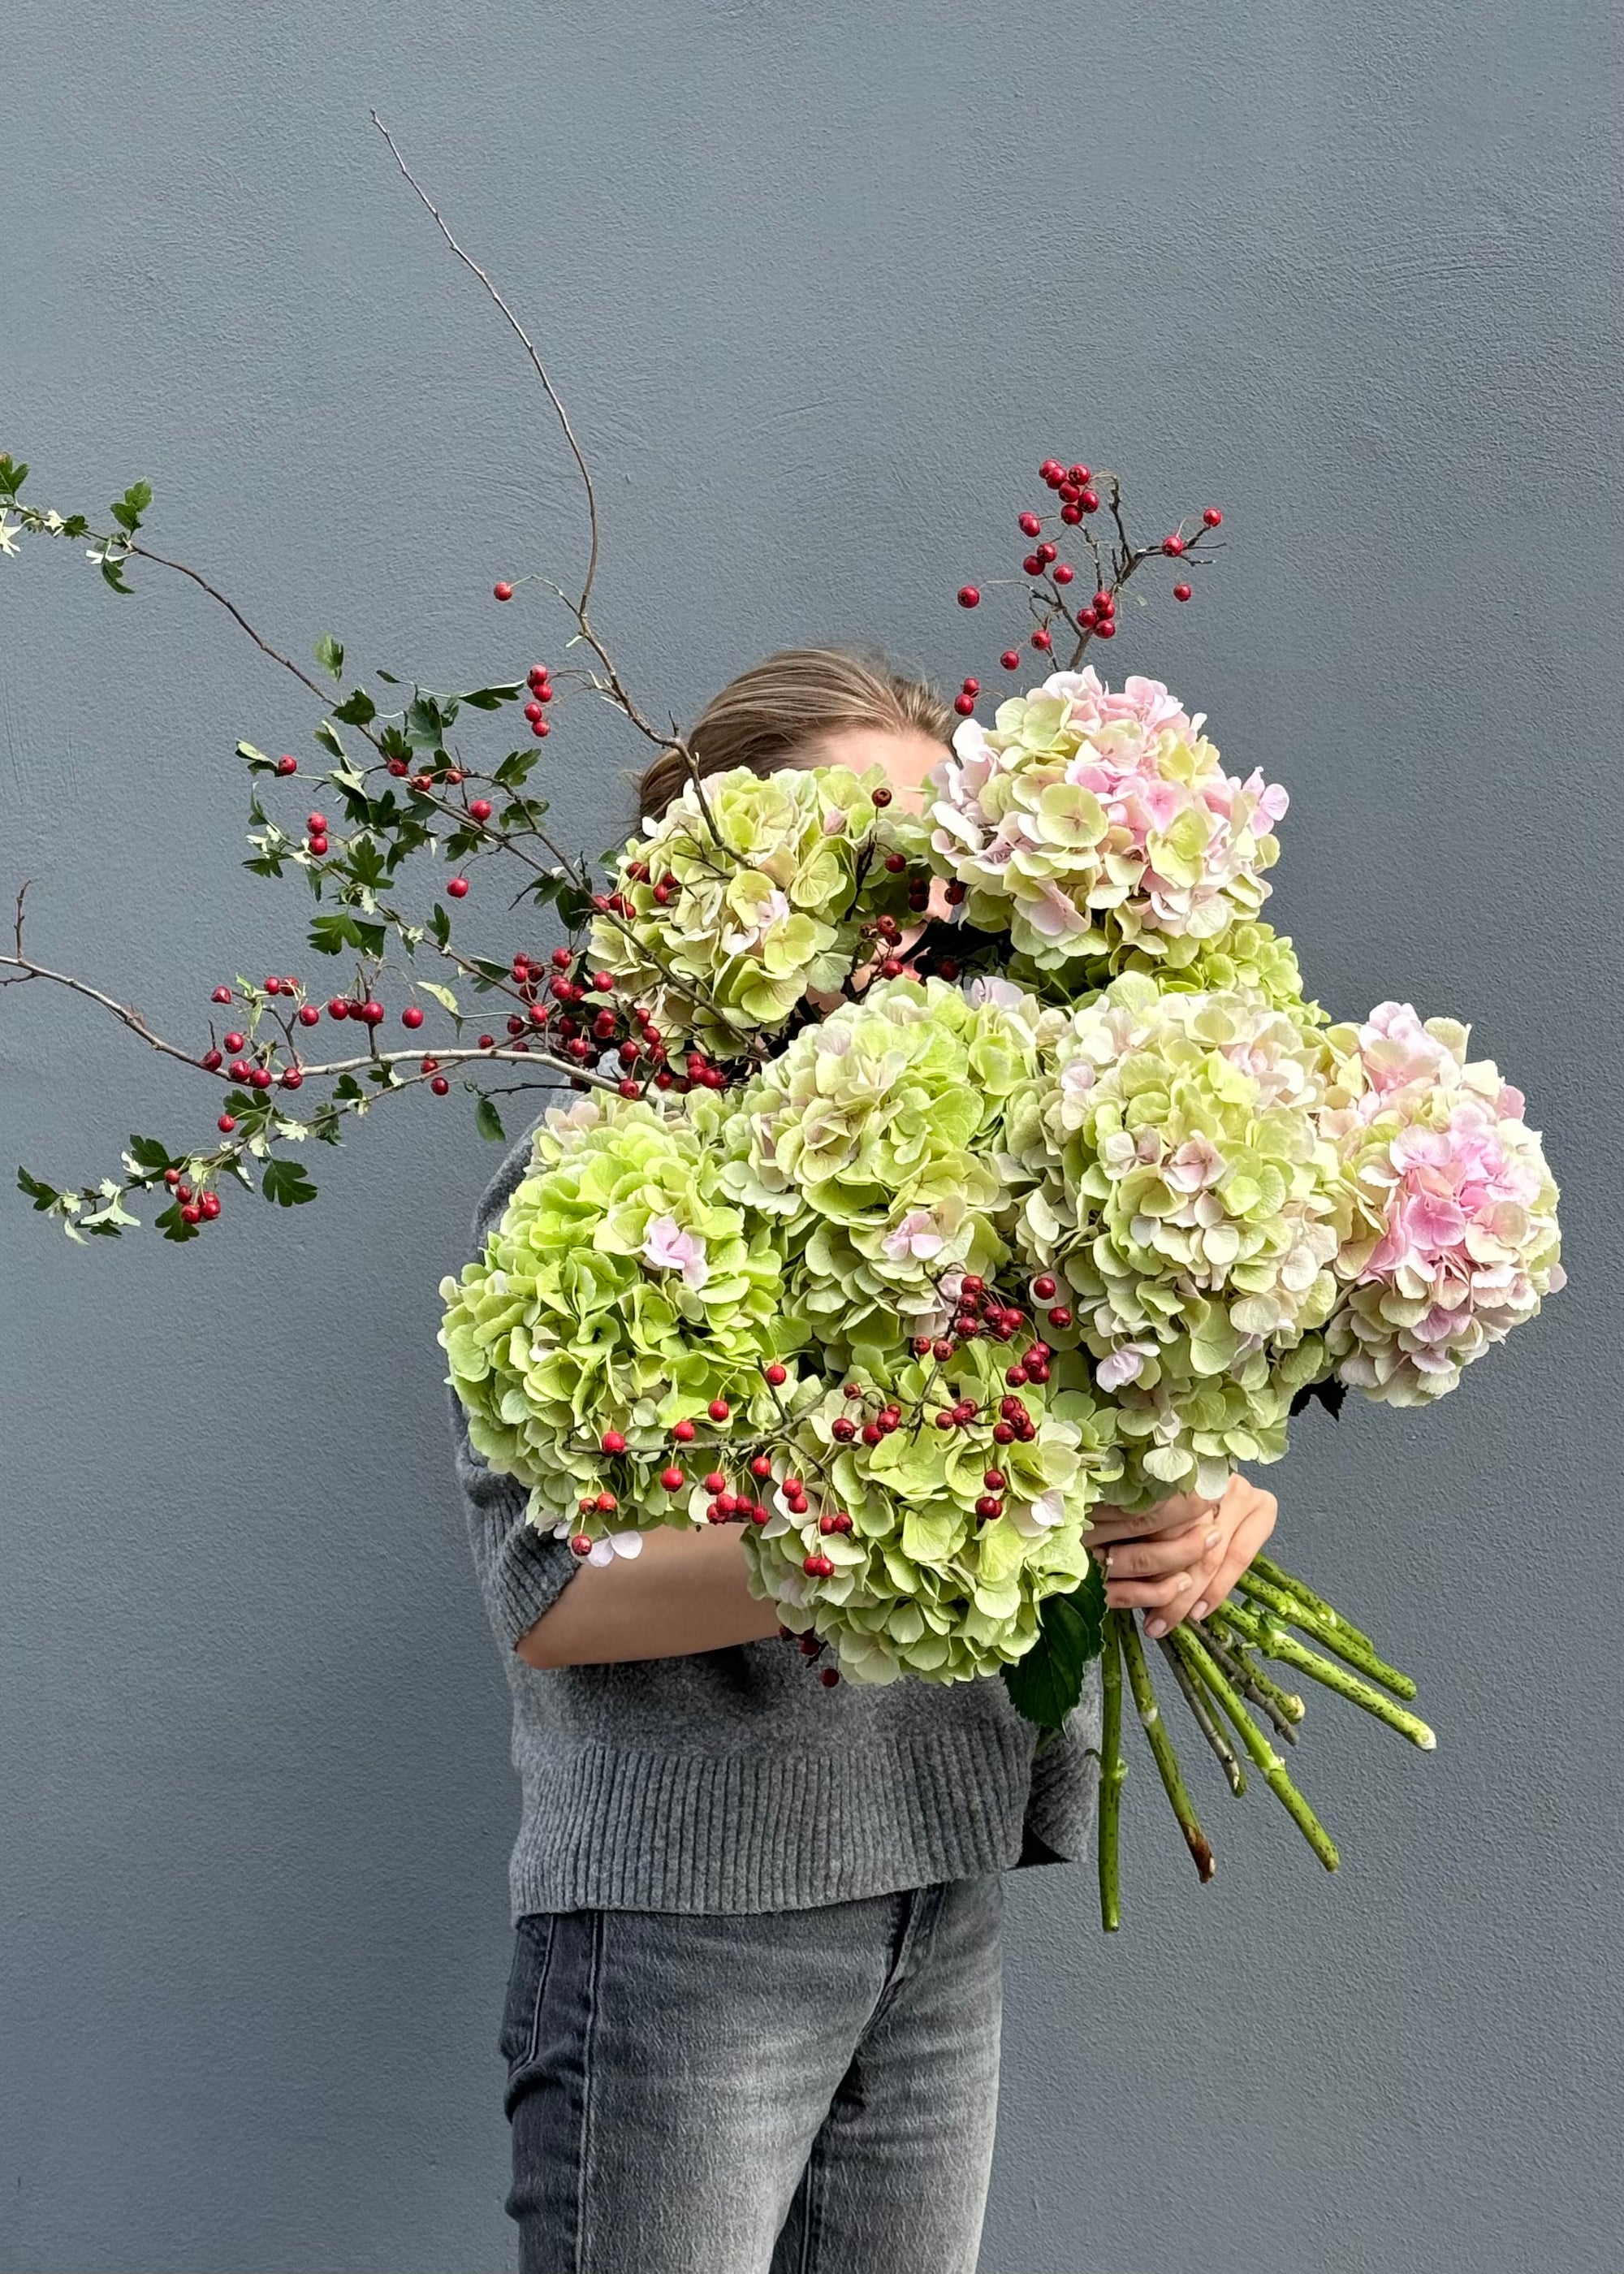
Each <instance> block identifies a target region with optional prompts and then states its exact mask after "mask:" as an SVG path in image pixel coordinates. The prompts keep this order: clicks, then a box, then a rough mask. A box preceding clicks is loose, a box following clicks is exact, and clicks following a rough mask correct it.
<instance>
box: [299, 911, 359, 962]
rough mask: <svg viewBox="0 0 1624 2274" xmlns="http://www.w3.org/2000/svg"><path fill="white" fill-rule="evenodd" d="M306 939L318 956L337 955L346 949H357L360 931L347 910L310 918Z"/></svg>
mask: <svg viewBox="0 0 1624 2274" xmlns="http://www.w3.org/2000/svg"><path fill="white" fill-rule="evenodd" d="M306 937H308V939H309V941H310V944H311V945H312V947H313V948H314V949H315V951H316V953H317V954H318V955H338V954H341V953H342V951H343V950H344V949H345V948H347V947H353V948H357V949H358V948H359V947H360V945H361V933H360V929H359V927H358V926H357V922H356V920H355V918H354V917H353V916H352V915H350V911H349V909H348V908H335V909H334V910H333V911H332V913H331V914H330V915H323V916H312V918H311V920H310V930H309V932H308V934H307V935H306Z"/></svg>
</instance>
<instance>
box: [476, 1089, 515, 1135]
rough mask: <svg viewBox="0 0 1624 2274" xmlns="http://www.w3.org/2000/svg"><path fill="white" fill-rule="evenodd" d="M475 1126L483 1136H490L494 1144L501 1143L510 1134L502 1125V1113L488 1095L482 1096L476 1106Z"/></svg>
mask: <svg viewBox="0 0 1624 2274" xmlns="http://www.w3.org/2000/svg"><path fill="white" fill-rule="evenodd" d="M474 1126H475V1128H476V1129H477V1131H478V1132H479V1134H480V1135H481V1136H482V1137H488V1138H489V1139H490V1140H491V1141H492V1144H494V1145H500V1144H501V1143H502V1142H503V1141H505V1139H506V1137H507V1135H508V1132H507V1131H506V1130H505V1129H504V1128H503V1127H502V1117H501V1115H500V1113H499V1112H498V1111H497V1110H496V1108H495V1107H494V1106H493V1105H492V1103H491V1101H490V1099H489V1098H488V1097H482V1098H481V1099H480V1101H479V1103H478V1104H477V1106H476V1107H475V1108H474Z"/></svg>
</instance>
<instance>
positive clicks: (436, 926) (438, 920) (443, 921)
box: [429, 901, 451, 947]
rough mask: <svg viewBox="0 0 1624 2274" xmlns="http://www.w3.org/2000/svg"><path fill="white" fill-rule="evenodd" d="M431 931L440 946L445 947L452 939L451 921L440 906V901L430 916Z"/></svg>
mask: <svg viewBox="0 0 1624 2274" xmlns="http://www.w3.org/2000/svg"><path fill="white" fill-rule="evenodd" d="M429 930H431V931H432V933H433V935H434V937H435V938H436V939H437V940H438V941H439V943H440V946H441V947H444V946H445V945H446V943H447V940H448V939H449V938H450V937H451V919H450V917H449V916H448V915H447V914H446V911H445V910H444V908H442V907H440V904H439V902H438V901H436V903H435V905H434V907H433V908H432V911H431V913H430V915H429Z"/></svg>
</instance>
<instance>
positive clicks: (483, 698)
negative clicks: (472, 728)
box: [456, 680, 523, 711]
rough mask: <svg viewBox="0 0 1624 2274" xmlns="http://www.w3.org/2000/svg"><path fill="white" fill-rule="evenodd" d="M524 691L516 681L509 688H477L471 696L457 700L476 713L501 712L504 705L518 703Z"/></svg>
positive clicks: (460, 697)
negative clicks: (467, 705)
mask: <svg viewBox="0 0 1624 2274" xmlns="http://www.w3.org/2000/svg"><path fill="white" fill-rule="evenodd" d="M522 691H523V690H522V689H521V687H520V684H519V682H518V681H516V680H515V681H514V682H513V683H512V684H511V685H510V686H507V687H476V688H475V689H474V690H473V692H472V693H471V694H470V695H459V696H458V697H457V698H456V699H457V701H458V702H459V703H466V704H469V706H470V709H472V710H475V711H500V709H501V707H502V704H504V703H516V702H517V701H518V699H519V696H520V694H521V692H522Z"/></svg>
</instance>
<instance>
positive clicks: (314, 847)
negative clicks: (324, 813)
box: [310, 837, 327, 860]
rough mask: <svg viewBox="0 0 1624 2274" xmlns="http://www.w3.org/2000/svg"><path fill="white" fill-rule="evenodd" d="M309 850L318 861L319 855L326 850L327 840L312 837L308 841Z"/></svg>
mask: <svg viewBox="0 0 1624 2274" xmlns="http://www.w3.org/2000/svg"><path fill="white" fill-rule="evenodd" d="M310 849H311V851H312V853H313V854H314V855H316V858H317V859H318V860H320V858H321V855H323V854H324V853H325V852H326V851H327V839H326V838H325V837H312V839H311V840H310Z"/></svg>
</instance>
